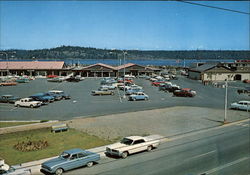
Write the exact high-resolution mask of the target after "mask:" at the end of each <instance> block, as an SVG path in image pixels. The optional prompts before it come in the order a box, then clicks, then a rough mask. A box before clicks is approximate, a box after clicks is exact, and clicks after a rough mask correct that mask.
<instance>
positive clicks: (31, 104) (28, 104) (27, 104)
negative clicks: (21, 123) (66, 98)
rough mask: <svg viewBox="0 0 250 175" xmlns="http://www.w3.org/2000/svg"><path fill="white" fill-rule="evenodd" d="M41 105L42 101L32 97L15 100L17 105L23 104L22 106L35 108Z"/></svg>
mask: <svg viewBox="0 0 250 175" xmlns="http://www.w3.org/2000/svg"><path fill="white" fill-rule="evenodd" d="M41 105H42V102H40V101H34V100H33V99H32V98H22V99H21V100H18V101H16V102H15V106H16V107H19V106H22V107H30V108H35V107H40V106H41Z"/></svg>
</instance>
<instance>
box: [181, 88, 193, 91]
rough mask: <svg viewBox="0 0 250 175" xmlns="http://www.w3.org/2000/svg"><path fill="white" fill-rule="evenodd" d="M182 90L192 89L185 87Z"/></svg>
mask: <svg viewBox="0 0 250 175" xmlns="http://www.w3.org/2000/svg"><path fill="white" fill-rule="evenodd" d="M182 90H185V91H189V90H191V89H190V88H183V89H182Z"/></svg>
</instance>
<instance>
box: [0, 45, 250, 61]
mask: <svg viewBox="0 0 250 175" xmlns="http://www.w3.org/2000/svg"><path fill="white" fill-rule="evenodd" d="M0 52H7V53H8V57H9V59H36V60H39V59H48V60H49V59H117V58H118V57H119V58H123V54H122V53H123V52H122V51H121V50H109V49H98V48H90V47H77V46H60V47H56V48H51V49H37V50H15V49H12V50H2V51H0ZM13 52H15V53H13ZM126 52H127V56H126V58H127V59H248V60H250V51H245V50H237V51H233V50H181V51H179V50H178V51H163V50H162V51H159V50H149V51H142V50H126ZM0 58H1V59H6V54H0Z"/></svg>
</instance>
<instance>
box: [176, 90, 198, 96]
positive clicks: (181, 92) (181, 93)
mask: <svg viewBox="0 0 250 175" xmlns="http://www.w3.org/2000/svg"><path fill="white" fill-rule="evenodd" d="M173 95H174V96H177V97H194V96H195V95H196V91H194V90H191V89H189V88H183V89H181V90H175V91H174V92H173Z"/></svg>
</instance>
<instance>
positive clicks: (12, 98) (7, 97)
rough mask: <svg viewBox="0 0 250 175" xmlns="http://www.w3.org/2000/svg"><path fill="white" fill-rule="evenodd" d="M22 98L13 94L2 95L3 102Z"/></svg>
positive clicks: (0, 97) (13, 101) (1, 100)
mask: <svg viewBox="0 0 250 175" xmlns="http://www.w3.org/2000/svg"><path fill="white" fill-rule="evenodd" d="M20 99H21V98H19V97H15V96H13V95H2V96H0V102H1V103H15V102H16V101H18V100H20Z"/></svg>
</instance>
